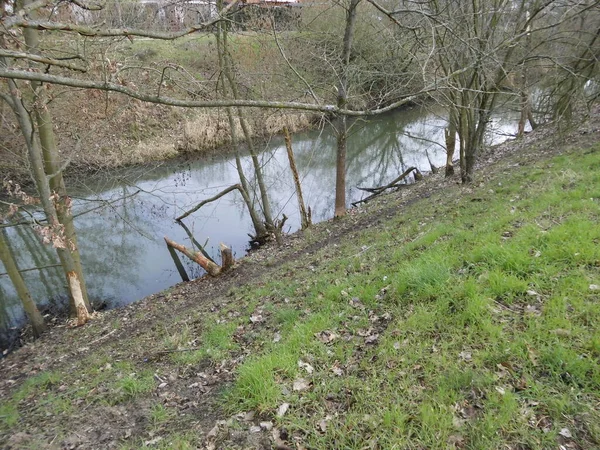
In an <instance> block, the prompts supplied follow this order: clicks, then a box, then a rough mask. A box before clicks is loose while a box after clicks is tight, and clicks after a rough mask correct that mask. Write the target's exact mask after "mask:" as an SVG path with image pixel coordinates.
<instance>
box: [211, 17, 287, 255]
mask: <svg viewBox="0 0 600 450" xmlns="http://www.w3.org/2000/svg"><path fill="white" fill-rule="evenodd" d="M220 27H221V28H220V30H221V33H222V46H223V63H224V64H223V67H222V70H223V74H224V75H225V78H226V80H227V81H228V83H229V88H230V89H231V93H232V94H233V99H234V100H238V99H239V97H240V95H239V91H238V87H237V81H236V79H235V76H234V71H233V68H234V67H233V61H232V59H231V55H230V54H229V44H228V40H227V37H228V32H227V24H226V23H225V24H222V25H221V24H220ZM237 113H238V120H239V122H240V126H241V127H242V132H243V133H244V138H245V140H246V145H247V146H248V151H249V152H250V158H251V160H252V165H253V167H254V176H255V177H256V183H257V184H258V191H259V193H260V199H261V207H262V211H263V215H264V217H265V223H266V225H267V229H268V230H269V231H271V232H273V233H274V234H275V238H276V239H277V242H278V243H279V244H281V234H280V233H278V232H277V229H276V227H275V222H274V220H273V216H272V214H271V203H270V201H269V192H268V191H267V185H266V183H265V179H264V175H263V170H262V166H261V164H260V161H259V160H258V154H257V152H256V148H255V147H254V141H253V139H252V134H251V132H250V127H249V126H248V121H247V120H246V115H245V113H244V110H243V109H242V108H241V107H239V106H238V107H237Z"/></svg>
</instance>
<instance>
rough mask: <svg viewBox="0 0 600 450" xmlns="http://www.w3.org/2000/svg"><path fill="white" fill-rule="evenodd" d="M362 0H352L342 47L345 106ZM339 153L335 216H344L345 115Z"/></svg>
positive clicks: (341, 101)
mask: <svg viewBox="0 0 600 450" xmlns="http://www.w3.org/2000/svg"><path fill="white" fill-rule="evenodd" d="M359 3H360V0H350V5H349V7H348V10H347V11H346V28H345V30H344V41H343V49H342V55H341V60H342V71H341V73H340V76H339V79H340V81H339V84H338V97H337V106H338V107H339V108H345V107H346V105H347V104H348V67H349V66H350V53H351V51H352V39H353V37H354V28H355V24H356V9H357V7H358V4H359ZM336 138H337V155H336V170H335V212H334V217H342V216H344V215H345V214H346V152H347V148H346V144H347V141H348V118H347V117H346V116H345V115H341V117H339V120H338V123H337V133H336Z"/></svg>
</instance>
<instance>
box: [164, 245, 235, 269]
mask: <svg viewBox="0 0 600 450" xmlns="http://www.w3.org/2000/svg"><path fill="white" fill-rule="evenodd" d="M165 242H166V243H167V246H169V247H172V248H174V249H175V250H178V251H180V252H181V253H183V254H184V255H185V256H187V257H188V258H190V259H191V260H192V261H194V262H195V263H197V264H198V265H199V266H200V267H202V268H203V269H204V270H206V272H207V273H208V274H209V275H210V276H212V277H216V276H219V275H220V274H221V272H224V271H226V270H228V269H230V268H231V267H232V266H233V264H234V262H235V261H234V259H233V253H232V252H231V249H230V248H229V247H227V246H226V245H225V244H221V245H220V250H221V260H222V261H223V265H222V266H219V265H218V264H217V263H215V262H214V261H212V260H210V259H208V258H207V257H206V256H204V255H203V254H202V253H201V252H195V251H193V250H190V249H189V248H187V247H186V246H184V245H182V244H178V243H177V242H175V241H172V240H171V239H169V238H168V237H166V236H165Z"/></svg>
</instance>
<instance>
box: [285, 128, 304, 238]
mask: <svg viewBox="0 0 600 450" xmlns="http://www.w3.org/2000/svg"><path fill="white" fill-rule="evenodd" d="M283 136H284V138H285V148H286V149H287V155H288V160H289V162H290V170H291V171H292V176H293V177H294V184H295V186H296V196H297V197H298V207H299V208H300V224H301V227H302V229H303V230H304V229H305V228H308V227H309V226H310V217H309V215H308V213H307V212H306V205H305V204H304V197H303V196H302V184H301V183H300V176H299V175H298V168H297V167H296V159H295V158H294V149H293V148H292V137H291V136H290V132H289V130H288V129H287V127H283Z"/></svg>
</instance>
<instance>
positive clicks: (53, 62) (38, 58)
mask: <svg viewBox="0 0 600 450" xmlns="http://www.w3.org/2000/svg"><path fill="white" fill-rule="evenodd" d="M0 56H5V57H7V58H15V59H27V60H29V61H33V62H38V63H42V64H48V65H50V66H57V67H63V68H65V69H69V70H76V71H77V72H87V68H85V67H81V66H77V65H75V64H71V63H68V62H64V61H60V60H58V59H53V58H46V57H44V56H40V55H34V54H32V53H24V52H14V51H12V50H5V49H0Z"/></svg>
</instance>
